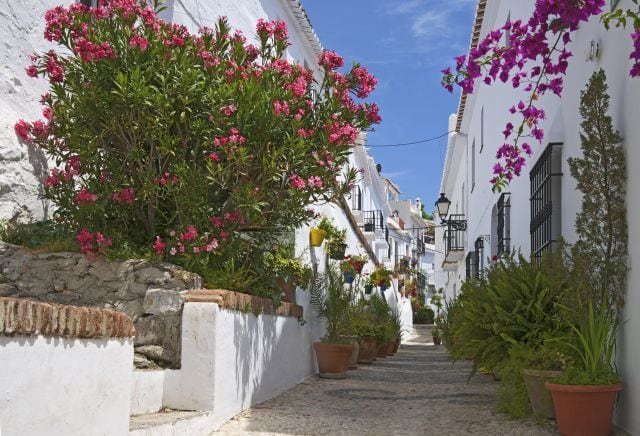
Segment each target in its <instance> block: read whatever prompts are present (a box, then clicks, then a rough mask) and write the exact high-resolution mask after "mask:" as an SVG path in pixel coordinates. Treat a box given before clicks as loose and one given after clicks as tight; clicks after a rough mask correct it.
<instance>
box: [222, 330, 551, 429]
mask: <svg viewBox="0 0 640 436" xmlns="http://www.w3.org/2000/svg"><path fill="white" fill-rule="evenodd" d="M416 330H417V333H418V336H417V337H414V338H412V339H411V340H409V341H407V342H406V343H404V344H403V345H402V348H401V349H400V350H399V351H398V353H397V354H396V355H395V356H393V357H387V358H385V359H378V360H376V361H375V362H374V363H373V365H360V366H359V368H358V369H357V370H355V371H350V372H349V377H348V378H347V379H344V380H324V379H320V378H318V377H313V378H310V379H308V380H306V381H305V382H304V383H301V384H299V385H297V386H296V387H294V388H293V389H290V390H289V391H287V392H285V393H283V394H282V395H280V396H278V397H275V398H273V399H272V400H270V401H267V402H264V403H262V404H259V405H257V406H255V407H253V408H252V409H249V410H247V411H245V412H243V413H241V414H240V415H238V416H236V417H234V418H233V419H232V420H230V421H229V422H228V423H227V424H226V425H225V426H223V427H222V428H221V429H220V430H219V431H218V433H221V434H254V435H273V434H282V435H284V434H287V435H294V434H295V435H317V434H347V435H350V434H353V435H356V434H357V435H468V434H477V435H519V436H520V435H547V434H556V433H555V426H554V425H552V424H549V425H548V426H547V427H544V425H546V424H545V423H539V422H535V421H528V422H522V421H509V420H507V419H506V418H504V417H503V416H502V415H499V414H496V413H495V412H494V411H493V409H494V403H495V395H496V389H497V387H498V384H497V382H495V381H493V380H492V378H491V377H488V376H477V377H475V378H473V379H472V380H471V382H470V383H469V384H467V375H468V373H469V369H470V365H469V364H468V363H466V362H465V363H457V364H456V365H455V366H452V365H451V363H450V361H449V360H448V359H447V356H446V354H445V350H444V347H442V346H438V347H436V346H434V345H433V343H432V341H431V335H430V329H429V328H428V327H425V326H416ZM541 425H542V426H541Z"/></svg>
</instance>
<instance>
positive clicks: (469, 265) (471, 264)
mask: <svg viewBox="0 0 640 436" xmlns="http://www.w3.org/2000/svg"><path fill="white" fill-rule="evenodd" d="M475 260H476V253H475V251H470V252H468V253H467V258H466V273H467V279H470V278H472V277H475V276H476V267H475Z"/></svg>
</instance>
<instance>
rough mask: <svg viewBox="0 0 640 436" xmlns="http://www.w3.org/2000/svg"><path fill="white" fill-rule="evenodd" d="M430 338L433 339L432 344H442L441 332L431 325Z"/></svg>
mask: <svg viewBox="0 0 640 436" xmlns="http://www.w3.org/2000/svg"><path fill="white" fill-rule="evenodd" d="M431 338H432V339H433V344H434V345H440V344H442V334H441V333H440V329H439V328H438V327H433V330H431Z"/></svg>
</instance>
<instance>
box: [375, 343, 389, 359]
mask: <svg viewBox="0 0 640 436" xmlns="http://www.w3.org/2000/svg"><path fill="white" fill-rule="evenodd" d="M376 357H387V342H385V343H383V344H381V345H378V352H377V353H376Z"/></svg>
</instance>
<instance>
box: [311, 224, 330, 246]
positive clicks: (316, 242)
mask: <svg viewBox="0 0 640 436" xmlns="http://www.w3.org/2000/svg"><path fill="white" fill-rule="evenodd" d="M325 236H327V232H325V231H324V230H322V229H319V228H317V227H311V230H309V244H310V245H311V246H312V247H320V246H321V245H322V242H323V241H324V238H325Z"/></svg>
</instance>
